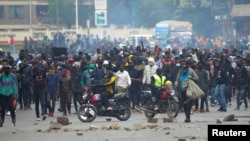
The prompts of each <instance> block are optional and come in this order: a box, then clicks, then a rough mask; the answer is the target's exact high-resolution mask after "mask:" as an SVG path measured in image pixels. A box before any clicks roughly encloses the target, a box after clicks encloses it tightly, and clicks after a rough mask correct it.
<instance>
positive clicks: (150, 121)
mask: <svg viewBox="0 0 250 141" xmlns="http://www.w3.org/2000/svg"><path fill="white" fill-rule="evenodd" d="M157 122H158V119H157V118H148V123H157Z"/></svg>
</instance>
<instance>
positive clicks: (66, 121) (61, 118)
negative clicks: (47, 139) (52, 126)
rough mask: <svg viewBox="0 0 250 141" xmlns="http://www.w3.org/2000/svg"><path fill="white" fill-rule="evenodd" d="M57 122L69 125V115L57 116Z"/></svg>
mask: <svg viewBox="0 0 250 141" xmlns="http://www.w3.org/2000/svg"><path fill="white" fill-rule="evenodd" d="M57 123H60V124H61V125H69V124H70V123H69V118H68V117H65V116H63V117H57Z"/></svg>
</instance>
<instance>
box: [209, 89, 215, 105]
mask: <svg viewBox="0 0 250 141" xmlns="http://www.w3.org/2000/svg"><path fill="white" fill-rule="evenodd" d="M214 92H215V87H211V88H210V89H209V94H210V96H211V98H210V103H211V105H213V104H215V96H214Z"/></svg>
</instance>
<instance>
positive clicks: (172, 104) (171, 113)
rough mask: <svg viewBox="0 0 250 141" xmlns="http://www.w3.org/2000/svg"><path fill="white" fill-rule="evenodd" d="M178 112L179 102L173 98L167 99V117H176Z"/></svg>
mask: <svg viewBox="0 0 250 141" xmlns="http://www.w3.org/2000/svg"><path fill="white" fill-rule="evenodd" d="M178 113H179V103H177V102H176V101H174V100H169V101H168V106H167V114H168V117H169V118H176V117H177V115H178Z"/></svg>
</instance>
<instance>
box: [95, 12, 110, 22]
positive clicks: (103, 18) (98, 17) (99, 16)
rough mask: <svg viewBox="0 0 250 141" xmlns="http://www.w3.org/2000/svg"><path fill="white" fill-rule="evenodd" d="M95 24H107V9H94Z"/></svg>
mask: <svg viewBox="0 0 250 141" xmlns="http://www.w3.org/2000/svg"><path fill="white" fill-rule="evenodd" d="M95 25H96V26H100V25H107V11H106V10H96V11H95Z"/></svg>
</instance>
